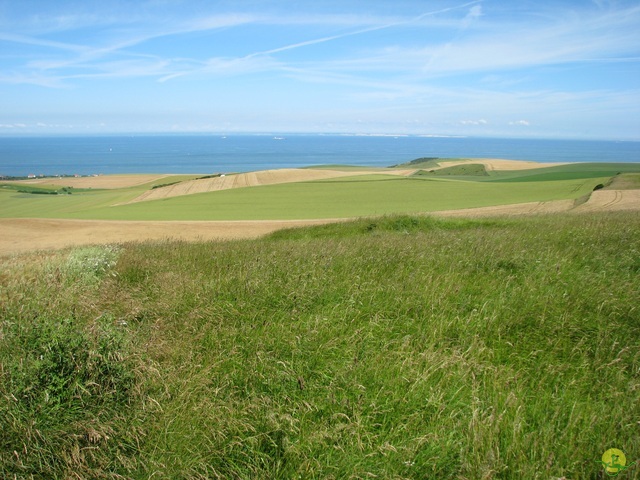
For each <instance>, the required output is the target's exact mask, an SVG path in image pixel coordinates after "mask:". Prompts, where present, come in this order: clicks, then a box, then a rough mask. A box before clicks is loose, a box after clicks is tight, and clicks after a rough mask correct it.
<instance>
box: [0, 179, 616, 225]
mask: <svg viewBox="0 0 640 480" xmlns="http://www.w3.org/2000/svg"><path fill="white" fill-rule="evenodd" d="M607 180H608V178H606V177H605V178H588V179H577V180H565V181H553V182H525V183H518V184H510V183H500V184H498V183H495V184H494V183H481V182H462V181H455V180H454V181H452V180H449V179H430V178H419V177H411V178H404V177H401V178H398V177H397V176H392V175H368V176H359V177H353V178H342V179H337V180H331V181H317V182H301V183H293V184H281V185H269V186H261V187H251V188H243V189H233V190H225V191H219V192H211V193H204V194H196V195H187V196H182V197H174V198H169V199H166V200H157V201H152V202H141V203H136V204H130V205H121V206H115V207H114V206H112V205H114V204H116V203H119V202H124V201H125V200H126V199H129V198H133V196H134V194H135V193H137V192H140V188H136V189H126V190H117V191H106V190H103V191H100V192H92V193H86V194H82V195H67V196H55V197H53V198H46V199H44V198H35V197H36V195H29V196H17V195H16V194H13V195H10V194H8V193H6V192H2V191H0V200H2V208H1V210H0V216H2V217H44V218H58V217H61V218H86V219H107V220H263V219H299V218H336V217H354V216H367V215H381V214H391V213H414V212H429V211H437V210H447V209H457V208H469V207H481V206H490V205H501V204H509V203H523V202H532V201H549V200H557V199H567V198H577V197H580V196H582V195H585V194H586V193H588V192H590V191H591V190H592V189H593V187H594V186H595V185H597V184H598V183H602V182H605V181H607ZM39 197H40V196H39Z"/></svg>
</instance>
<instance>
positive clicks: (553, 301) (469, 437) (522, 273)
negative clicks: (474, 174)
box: [0, 212, 640, 479]
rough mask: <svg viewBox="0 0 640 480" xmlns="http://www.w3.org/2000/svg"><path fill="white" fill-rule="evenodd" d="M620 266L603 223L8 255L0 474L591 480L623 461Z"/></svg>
mask: <svg viewBox="0 0 640 480" xmlns="http://www.w3.org/2000/svg"><path fill="white" fill-rule="evenodd" d="M638 252H640V217H638V215H637V213H633V212H627V213H625V212H618V213H607V214H606V215H601V214H597V213H591V214H588V215H577V214H576V215H566V214H565V215H553V216H536V217H523V218H511V219H500V220H497V219H485V220H480V219H478V220H469V219H461V220H453V219H441V220H437V219H433V218H429V217H413V216H399V217H397V216H394V217H384V218H376V219H374V218H371V219H362V220H360V221H355V222H347V223H344V224H330V225H325V226H315V227H309V228H304V229H293V230H283V231H280V232H278V233H275V234H273V235H271V236H269V237H266V238H262V239H259V240H251V241H247V240H243V241H226V242H201V243H184V242H169V241H160V242H155V243H142V244H131V243H130V244H126V245H123V246H104V247H92V248H80V249H74V250H69V251H59V252H57V253H55V252H49V253H47V254H32V255H23V256H20V257H14V258H12V259H7V261H5V263H4V269H3V273H2V276H0V292H1V293H0V295H1V298H2V317H1V319H0V332H1V335H0V364H1V365H2V369H1V370H0V375H2V381H1V382H0V476H1V477H3V478H14V477H17V478H53V479H55V478H61V479H62V478H71V477H78V478H132V479H143V478H144V479H146V478H152V477H155V478H397V479H412V478H416V479H417V478H444V479H461V478H465V479H476V478H503V479H522V478H601V475H602V467H601V465H600V464H599V463H598V462H599V459H600V457H601V455H602V453H603V452H604V451H605V450H606V449H608V448H611V447H612V446H613V447H616V448H620V449H622V450H623V451H624V452H627V455H628V457H627V458H629V461H630V462H631V461H634V460H635V459H636V458H637V452H638V451H640V443H639V439H640V436H638V434H637V433H638V431H637V425H636V422H637V420H638V418H639V415H640V407H639V406H640V371H639V370H638V365H640V347H639V345H638V342H637V339H638V338H639V336H640V324H639V322H638V318H639V317H638V311H637V310H638V309H637V299H638V298H640V277H639V276H638V275H639V272H640V256H638ZM625 475H626V477H625V478H637V477H638V471H637V469H636V470H633V469H632V470H629V471H628V472H626V473H625Z"/></svg>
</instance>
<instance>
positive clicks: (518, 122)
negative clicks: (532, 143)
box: [509, 120, 531, 127]
mask: <svg viewBox="0 0 640 480" xmlns="http://www.w3.org/2000/svg"><path fill="white" fill-rule="evenodd" d="M509 125H519V126H523V127H528V126H529V125H531V122H529V120H516V121H515V122H509Z"/></svg>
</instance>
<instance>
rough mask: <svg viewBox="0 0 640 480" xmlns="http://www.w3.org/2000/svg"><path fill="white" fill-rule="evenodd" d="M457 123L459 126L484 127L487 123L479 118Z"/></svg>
mask: <svg viewBox="0 0 640 480" xmlns="http://www.w3.org/2000/svg"><path fill="white" fill-rule="evenodd" d="M459 123H460V125H486V124H488V123H489V122H488V121H487V120H485V119H484V118H481V119H480V120H460V122H459Z"/></svg>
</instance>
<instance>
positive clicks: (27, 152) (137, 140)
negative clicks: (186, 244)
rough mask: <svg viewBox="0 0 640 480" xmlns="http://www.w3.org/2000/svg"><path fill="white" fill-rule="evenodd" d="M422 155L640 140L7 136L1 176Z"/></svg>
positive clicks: (476, 154) (542, 158)
mask: <svg viewBox="0 0 640 480" xmlns="http://www.w3.org/2000/svg"><path fill="white" fill-rule="evenodd" d="M422 157H431V158H433V157H437V158H460V157H462V158H501V159H511V160H530V161H536V162H542V163H550V162H640V142H638V141H601V140H598V141H596V140H593V141H591V140H539V139H535V140H532V139H505V138H474V137H434V136H378V135H376V136H373V135H300V134H294V135H285V134H269V135H212V134H197V135H196V134H190V135H184V134H181V135H178V134H173V135H117V136H116V135H102V136H49V137H30V136H22V137H0V176H9V177H20V176H28V175H36V176H40V175H44V176H52V175H107V174H127V173H166V174H171V173H187V174H215V173H232V172H248V171H255V170H266V169H276V168H298V167H310V166H314V165H333V164H336V165H357V166H373V167H388V166H392V165H397V164H400V163H405V162H409V161H411V160H414V159H417V158H422Z"/></svg>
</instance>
